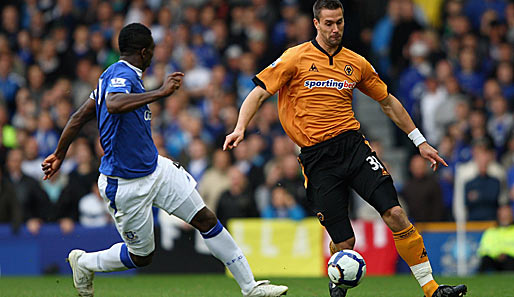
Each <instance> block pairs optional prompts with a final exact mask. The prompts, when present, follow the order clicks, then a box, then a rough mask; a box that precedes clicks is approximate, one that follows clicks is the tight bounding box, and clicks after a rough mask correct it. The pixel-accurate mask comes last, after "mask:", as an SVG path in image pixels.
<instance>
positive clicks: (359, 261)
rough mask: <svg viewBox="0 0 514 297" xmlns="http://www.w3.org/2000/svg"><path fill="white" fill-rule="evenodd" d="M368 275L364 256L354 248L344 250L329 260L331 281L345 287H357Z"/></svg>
mask: <svg viewBox="0 0 514 297" xmlns="http://www.w3.org/2000/svg"><path fill="white" fill-rule="evenodd" d="M365 275H366V262H364V258H362V256H361V255H360V254H359V253H357V252H356V251H352V250H342V251H339V252H337V253H335V254H334V255H332V257H330V260H328V277H329V278H330V281H331V282H332V283H334V284H336V285H338V286H340V287H343V288H345V289H350V288H353V287H356V286H357V285H358V284H359V283H360V282H361V280H362V279H363V278H364V276H365Z"/></svg>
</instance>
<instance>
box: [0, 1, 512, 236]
mask: <svg viewBox="0 0 514 297" xmlns="http://www.w3.org/2000/svg"><path fill="white" fill-rule="evenodd" d="M11 2H12V3H9V1H2V4H1V5H0V9H1V16H2V17H1V25H0V103H1V104H0V127H1V128H0V141H1V145H0V163H1V164H2V166H1V167H2V171H1V174H0V180H1V182H0V222H5V223H11V224H12V225H13V228H14V230H17V229H18V228H19V227H20V226H22V225H23V224H24V225H25V226H26V227H27V229H28V230H29V232H31V233H33V234H37V233H38V231H39V229H40V227H41V226H42V224H44V223H46V222H57V223H59V224H60V227H61V230H62V231H63V232H64V233H67V232H71V231H72V230H73V228H74V226H75V224H77V223H80V224H82V225H84V226H103V225H105V224H109V223H110V218H109V215H108V213H107V211H106V209H105V206H104V203H103V201H102V199H101V198H100V196H99V193H98V188H97V186H96V178H97V176H98V165H99V162H100V158H101V156H102V154H103V152H102V148H101V147H100V145H99V142H98V132H97V128H96V123H95V121H92V122H91V123H89V124H88V125H87V126H86V127H85V128H84V129H83V131H82V133H81V134H80V136H79V138H78V139H77V140H76V141H75V142H74V143H73V145H72V147H71V148H70V150H69V153H68V156H67V159H66V161H65V162H64V164H63V166H62V168H61V170H60V172H59V174H57V175H55V176H54V177H53V178H52V179H51V180H49V181H42V176H43V172H42V171H41V166H40V164H41V161H42V160H43V159H44V158H45V157H46V156H48V155H49V154H51V153H52V152H53V151H54V149H55V147H56V145H57V142H58V139H59V135H60V133H61V132H62V130H63V128H64V126H65V124H66V122H67V119H68V118H69V116H70V115H71V114H72V113H73V111H74V110H75V109H76V108H77V107H78V106H80V105H81V104H82V103H83V102H84V101H85V100H90V99H88V97H89V94H90V92H91V90H92V89H93V88H95V87H96V84H97V80H98V77H99V76H100V74H101V73H102V72H103V70H105V69H106V68H107V67H108V66H109V65H111V64H112V63H114V62H116V61H117V60H118V58H119V52H118V48H117V36H118V33H119V31H120V30H121V28H122V27H123V26H124V25H126V24H129V23H133V22H140V23H143V24H145V25H146V26H148V27H149V28H150V29H151V30H152V35H153V38H154V40H155V43H156V47H155V52H154V59H153V62H152V64H151V66H150V68H149V69H147V70H146V72H145V74H144V76H143V81H144V84H145V87H146V89H147V90H152V89H156V88H158V87H159V86H160V85H161V83H162V82H163V79H164V77H165V75H166V74H169V73H172V72H175V71H182V72H184V73H185V74H186V75H185V77H184V82H183V85H182V87H181V88H180V89H179V90H178V91H177V92H176V93H174V94H173V95H172V96H170V97H168V98H162V99H161V100H159V101H158V102H155V103H152V104H151V105H150V108H151V111H152V127H153V137H154V142H155V144H156V146H157V148H158V150H159V153H160V154H161V155H163V156H168V157H171V158H173V159H175V160H178V161H179V162H180V163H181V164H182V165H183V166H184V167H185V168H186V169H187V170H188V171H189V172H190V173H191V174H192V176H193V177H194V178H195V179H196V180H197V181H198V189H199V191H200V193H201V194H202V196H203V197H204V199H205V202H206V204H207V205H208V206H209V207H210V208H211V209H213V210H214V211H215V212H216V214H217V215H218V216H219V218H220V220H221V221H222V222H223V223H225V222H226V220H227V219H229V218H233V217H264V218H292V219H301V218H303V217H305V216H310V215H312V214H311V212H310V211H309V210H308V208H307V207H306V205H307V203H306V200H305V190H304V186H303V183H304V180H303V176H302V174H301V171H300V167H299V165H298V161H297V158H296V155H297V153H298V147H296V146H295V145H294V143H293V142H292V141H291V140H290V139H289V138H288V137H287V136H286V135H285V133H284V131H283V130H282V128H281V126H280V123H279V120H278V115H277V107H276V97H272V98H271V99H269V100H268V101H267V102H265V103H264V104H263V106H262V107H261V109H260V111H259V112H258V114H257V115H256V117H255V118H254V120H253V121H252V123H251V124H250V127H249V129H248V133H247V137H246V140H245V141H244V142H242V143H240V145H239V146H238V147H237V148H236V149H234V150H233V151H231V152H226V151H223V150H222V149H221V147H222V144H223V141H224V137H225V135H226V134H227V133H229V132H231V131H232V129H233V127H234V126H235V123H236V121H237V115H238V110H239V107H240V105H241V103H242V101H243V100H244V98H245V96H246V95H247V94H248V93H249V91H250V90H251V89H252V88H253V87H254V84H253V82H252V81H251V79H252V78H253V76H254V75H255V74H256V73H258V72H259V71H260V70H261V69H263V68H264V67H266V66H267V65H269V64H270V63H271V62H272V61H274V60H275V59H276V58H277V57H278V56H280V54H281V53H282V52H283V51H284V50H285V49H286V48H288V47H290V46H293V45H296V44H299V43H302V42H305V41H309V40H311V39H312V38H314V36H315V31H314V26H313V24H312V11H311V9H312V4H313V3H314V1H299V0H282V1H269V0H168V1H165V0H146V1H145V0H132V1H130V0H115V1H102V0H39V1H38V0H25V1H11ZM343 5H344V7H345V21H346V24H345V35H344V37H343V40H344V41H343V43H344V45H345V46H346V47H348V48H350V49H352V50H355V51H357V52H358V53H359V54H361V55H363V56H365V57H366V58H367V59H368V60H370V61H371V62H372V64H373V65H374V66H375V68H376V70H377V72H378V73H379V74H380V76H381V77H382V78H383V80H384V81H385V82H386V83H388V85H389V89H390V92H392V93H393V94H394V95H395V96H396V97H398V98H399V99H400V100H401V101H402V103H403V104H404V106H405V108H406V109H407V111H408V112H409V113H410V114H411V116H412V117H413V119H414V121H415V122H416V124H417V125H418V127H419V128H420V130H421V131H422V132H423V133H424V135H425V136H426V138H427V139H428V141H429V142H430V143H431V144H432V145H434V146H435V147H437V148H438V150H439V153H440V154H441V155H442V156H443V157H444V158H445V160H446V161H447V162H448V164H449V166H448V167H447V168H440V170H439V171H438V172H436V173H435V174H434V173H431V172H430V170H429V168H428V165H427V163H426V162H425V161H424V160H423V159H421V158H420V157H419V156H416V155H415V154H414V152H415V151H414V147H413V145H412V143H409V142H406V141H405V138H406V136H404V135H401V133H397V134H398V136H397V139H396V140H395V145H396V146H397V147H399V148H402V149H405V150H408V151H409V152H410V153H411V154H410V155H412V158H410V160H409V161H408V162H407V163H406V164H399V166H400V167H401V168H405V170H406V171H408V172H409V175H408V176H409V178H407V179H406V180H405V181H404V182H403V183H402V184H397V186H398V190H399V193H400V195H401V197H402V201H403V203H405V206H406V208H407V210H408V213H409V216H410V217H411V218H412V219H413V220H414V221H453V220H455V219H457V218H464V219H467V220H496V218H497V212H498V210H499V209H502V210H505V209H508V210H509V211H511V212H512V210H511V209H510V205H511V204H512V203H513V201H514V133H513V125H514V120H513V117H512V112H513V110H514V69H513V62H514V60H513V57H514V50H513V43H514V3H513V2H510V1H507V0H467V1H466V0H432V1H421V0H419V1H417V0H389V1H379V0H364V1H357V0H345V1H343ZM357 118H358V115H357ZM364 124H365V123H364ZM391 125H393V124H392V123H391ZM371 128H372V127H371ZM371 141H372V142H373V139H372V140H371ZM376 141H377V142H378V141H380V139H376ZM407 141H408V139H407ZM384 154H387V148H385V149H384ZM395 165H397V164H395Z"/></svg>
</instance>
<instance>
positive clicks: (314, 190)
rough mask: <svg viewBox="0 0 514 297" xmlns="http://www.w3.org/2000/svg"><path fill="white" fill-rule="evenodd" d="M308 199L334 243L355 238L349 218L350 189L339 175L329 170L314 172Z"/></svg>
mask: <svg viewBox="0 0 514 297" xmlns="http://www.w3.org/2000/svg"><path fill="white" fill-rule="evenodd" d="M307 198H308V200H309V201H310V203H311V208H312V210H313V211H314V213H315V214H316V216H317V217H318V219H319V221H320V223H321V224H322V225H323V226H325V228H326V229H327V231H328V233H329V234H330V237H331V238H332V240H333V241H334V242H336V243H338V242H342V241H345V240H347V239H349V238H351V237H353V229H352V226H351V224H350V219H349V217H348V204H349V198H350V188H349V186H348V184H347V183H346V182H345V180H344V179H342V178H341V177H340V175H339V174H337V173H336V172H334V171H333V170H331V169H327V168H325V169H323V170H312V172H310V177H309V178H308V184H307Z"/></svg>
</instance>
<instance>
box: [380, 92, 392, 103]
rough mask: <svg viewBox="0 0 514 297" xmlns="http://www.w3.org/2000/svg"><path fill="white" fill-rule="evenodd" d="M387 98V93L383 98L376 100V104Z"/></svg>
mask: <svg viewBox="0 0 514 297" xmlns="http://www.w3.org/2000/svg"><path fill="white" fill-rule="evenodd" d="M387 97H389V92H387V93H386V95H385V96H384V97H383V98H379V99H377V101H378V102H380V101H382V100H384V99H385V98H387Z"/></svg>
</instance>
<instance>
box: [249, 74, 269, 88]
mask: <svg viewBox="0 0 514 297" xmlns="http://www.w3.org/2000/svg"><path fill="white" fill-rule="evenodd" d="M252 81H253V83H254V84H255V85H256V86H259V87H261V88H263V89H264V90H266V84H265V83H264V82H263V81H262V80H260V79H259V78H258V77H257V76H254V77H253V78H252Z"/></svg>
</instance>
